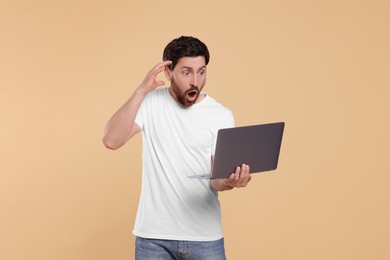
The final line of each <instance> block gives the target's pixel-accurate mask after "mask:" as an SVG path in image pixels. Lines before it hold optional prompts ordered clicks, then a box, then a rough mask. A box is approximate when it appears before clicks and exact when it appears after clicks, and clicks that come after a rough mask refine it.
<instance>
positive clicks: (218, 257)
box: [135, 237, 226, 260]
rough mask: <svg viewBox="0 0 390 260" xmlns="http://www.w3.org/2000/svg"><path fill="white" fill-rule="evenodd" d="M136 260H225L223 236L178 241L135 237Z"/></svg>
mask: <svg viewBox="0 0 390 260" xmlns="http://www.w3.org/2000/svg"><path fill="white" fill-rule="evenodd" d="M135 259H136V260H165V259H186V260H190V259H194V260H198V259H199V260H201V259H203V260H206V259H207V260H225V259H226V256H225V246H224V240H223V238H221V239H219V240H215V241H201V242H199V241H180V240H179V241H178V240H161V239H148V238H142V237H137V238H136V241H135Z"/></svg>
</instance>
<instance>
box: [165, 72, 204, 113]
mask: <svg viewBox="0 0 390 260" xmlns="http://www.w3.org/2000/svg"><path fill="white" fill-rule="evenodd" d="M171 89H172V94H173V95H174V96H175V97H176V100H177V101H178V102H179V103H180V104H181V105H183V106H184V107H190V106H192V105H193V104H195V103H196V101H197V100H198V97H199V95H200V90H201V89H202V88H201V89H199V88H198V87H196V86H191V87H190V88H189V89H187V90H186V91H184V92H182V91H180V89H179V87H178V86H177V84H176V83H175V80H174V79H173V78H172V80H171Z"/></svg>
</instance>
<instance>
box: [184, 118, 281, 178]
mask: <svg viewBox="0 0 390 260" xmlns="http://www.w3.org/2000/svg"><path fill="white" fill-rule="evenodd" d="M284 125H285V123H284V122H277V123H270V124H261V125H252V126H242V127H233V128H224V129H220V130H219V131H218V136H217V144H216V150H215V155H214V166H213V169H212V172H211V174H202V175H193V176H189V178H191V179H223V178H228V177H229V176H230V174H231V173H233V172H235V169H236V167H237V166H241V165H242V164H243V163H245V164H248V165H249V167H250V172H251V173H256V172H265V171H272V170H275V169H276V168H277V166H278V161H279V153H280V147H281V144H282V137H283V131H284Z"/></svg>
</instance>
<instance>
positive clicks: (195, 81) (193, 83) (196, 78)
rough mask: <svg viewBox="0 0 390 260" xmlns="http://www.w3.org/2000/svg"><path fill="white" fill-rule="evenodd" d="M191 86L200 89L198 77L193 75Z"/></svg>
mask: <svg viewBox="0 0 390 260" xmlns="http://www.w3.org/2000/svg"><path fill="white" fill-rule="evenodd" d="M190 84H191V86H193V87H198V75H196V74H195V75H193V76H192V77H191V82H190Z"/></svg>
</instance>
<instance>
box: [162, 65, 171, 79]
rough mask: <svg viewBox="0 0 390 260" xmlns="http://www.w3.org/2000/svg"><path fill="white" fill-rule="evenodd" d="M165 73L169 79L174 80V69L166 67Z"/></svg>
mask: <svg viewBox="0 0 390 260" xmlns="http://www.w3.org/2000/svg"><path fill="white" fill-rule="evenodd" d="M164 73H165V77H166V78H167V80H168V81H171V80H172V71H171V70H170V69H169V67H168V66H166V67H165V70H164Z"/></svg>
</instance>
